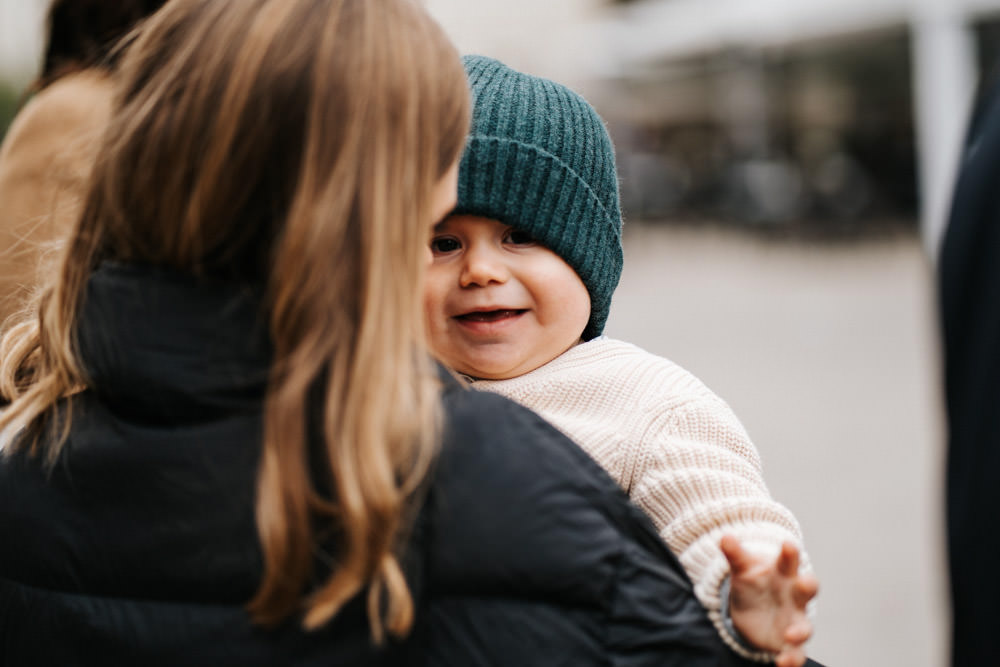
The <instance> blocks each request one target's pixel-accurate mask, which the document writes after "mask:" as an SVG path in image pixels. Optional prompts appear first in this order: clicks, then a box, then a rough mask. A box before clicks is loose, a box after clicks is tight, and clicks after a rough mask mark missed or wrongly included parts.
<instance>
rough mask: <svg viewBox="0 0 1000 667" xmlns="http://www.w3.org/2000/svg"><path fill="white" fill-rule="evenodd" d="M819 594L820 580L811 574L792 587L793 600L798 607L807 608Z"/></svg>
mask: <svg viewBox="0 0 1000 667" xmlns="http://www.w3.org/2000/svg"><path fill="white" fill-rule="evenodd" d="M817 593H819V580H818V579H816V577H814V576H813V575H811V574H803V575H802V576H800V577H799V578H798V581H796V582H795V586H793V587H792V600H794V602H795V605H796V606H798V607H805V606H806V603H807V602H809V600H812V599H813V598H814V597H816V594H817Z"/></svg>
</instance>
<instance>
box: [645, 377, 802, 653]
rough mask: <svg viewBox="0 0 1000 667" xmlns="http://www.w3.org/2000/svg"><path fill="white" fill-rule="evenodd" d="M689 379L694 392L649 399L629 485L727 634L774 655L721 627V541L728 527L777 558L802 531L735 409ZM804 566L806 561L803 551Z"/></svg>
mask: <svg viewBox="0 0 1000 667" xmlns="http://www.w3.org/2000/svg"><path fill="white" fill-rule="evenodd" d="M685 375H686V374H685ZM686 379H687V383H688V385H689V386H687V387H686V388H685V391H684V394H685V395H688V396H689V397H690V398H688V399H687V400H685V401H683V402H681V403H679V404H673V405H666V406H660V407H661V408H662V409H658V408H657V406H650V413H648V414H647V415H646V416H647V418H648V419H647V420H645V432H644V433H643V434H642V435H641V436H640V438H639V441H638V443H637V444H638V446H636V447H634V448H633V449H632V451H631V452H630V453H631V454H632V457H631V458H632V460H631V461H630V462H629V463H626V465H630V467H631V471H632V472H631V476H630V478H629V480H628V486H627V487H626V488H627V489H628V491H629V495H630V496H631V498H632V500H633V501H634V502H635V503H636V504H637V505H638V506H639V507H640V508H642V509H643V510H644V511H645V512H646V513H647V514H648V515H649V516H650V517H651V518H652V519H653V522H654V524H655V525H656V527H657V529H658V530H659V531H660V535H661V537H662V538H663V540H664V541H665V542H666V543H667V545H668V546H669V547H670V548H671V549H672V550H673V551H674V553H676V554H677V556H678V558H679V560H680V561H681V564H682V565H683V566H684V569H685V570H686V571H687V573H688V575H689V576H690V577H691V580H692V581H693V582H694V587H695V594H696V595H697V596H698V599H699V600H700V601H701V603H702V604H703V605H704V606H705V608H706V609H708V611H709V616H710V617H711V619H712V621H713V623H715V625H716V627H717V628H718V629H719V632H720V633H721V634H722V636H723V638H724V639H726V640H727V642H728V643H730V645H731V647H732V648H733V649H734V650H736V651H737V652H739V653H741V654H742V655H744V656H746V657H749V658H752V659H755V660H760V661H769V660H771V659H772V658H773V656H772V655H770V654H767V653H763V652H760V653H754V652H750V651H747V650H746V649H744V648H743V647H741V646H739V645H738V644H737V643H736V642H735V641H734V640H733V638H732V637H730V635H729V633H728V631H726V630H725V628H724V625H723V622H722V616H721V604H722V601H721V600H720V596H719V589H720V587H721V586H722V583H723V580H724V579H725V577H726V576H727V575H728V574H729V565H728V562H727V561H726V559H725V556H723V554H722V550H721V549H720V548H719V541H720V539H721V538H722V536H723V535H724V534H727V533H729V534H732V535H734V536H736V537H737V538H738V539H739V540H740V542H741V543H742V545H743V547H744V548H745V549H748V550H751V551H755V552H758V553H764V554H767V555H769V556H772V555H773V556H774V557H777V554H778V551H779V549H780V548H781V544H782V542H784V541H790V542H792V543H794V544H796V545H799V546H800V548H801V545H802V536H801V531H800V529H799V526H798V523H797V521H796V520H795V517H794V516H793V515H792V514H791V512H789V511H788V510H787V509H786V508H785V507H784V506H782V505H780V504H779V503H777V502H775V501H774V500H773V499H772V498H771V495H770V493H769V492H768V490H767V486H766V485H765V483H764V478H763V474H762V471H761V465H760V457H759V455H758V453H757V450H756V449H755V448H754V446H753V443H752V442H751V441H750V438H749V436H748V435H747V433H746V431H745V430H744V428H743V426H742V425H741V424H740V422H739V420H738V419H737V418H736V416H735V415H734V414H733V412H732V410H730V409H729V407H728V406H727V405H726V404H725V403H724V402H723V401H722V400H721V399H719V398H718V397H716V396H715V395H714V394H712V393H711V392H710V391H709V390H708V389H707V388H705V387H704V386H703V385H701V383H700V382H698V381H697V380H696V379H694V378H693V376H687V378H686ZM803 567H804V568H806V569H808V567H809V565H808V560H807V559H806V557H805V554H804V553H803Z"/></svg>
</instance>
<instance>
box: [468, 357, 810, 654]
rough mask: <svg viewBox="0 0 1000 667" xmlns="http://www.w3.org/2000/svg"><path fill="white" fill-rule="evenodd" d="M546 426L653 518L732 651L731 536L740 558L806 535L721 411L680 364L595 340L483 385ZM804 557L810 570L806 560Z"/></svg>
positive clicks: (480, 383) (740, 431)
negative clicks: (725, 549) (723, 607)
mask: <svg viewBox="0 0 1000 667" xmlns="http://www.w3.org/2000/svg"><path fill="white" fill-rule="evenodd" d="M474 386H475V388H476V389H482V390H487V391H492V392H496V393H498V394H503V395H504V396H507V397H508V398H510V399H513V400H514V401H516V402H518V403H520V404H522V405H524V406H526V407H528V408H531V409H532V410H534V411H535V412H537V413H538V414H540V415H542V416H543V417H545V418H546V419H547V420H548V421H550V422H551V423H552V424H553V425H555V426H556V427H557V428H558V429H559V430H561V431H562V432H563V433H565V434H566V435H568V436H569V437H570V438H572V439H573V440H575V441H576V442H577V443H579V444H580V445H581V446H582V447H583V449H585V450H586V451H587V452H588V453H589V454H590V455H591V456H592V457H593V458H594V459H595V460H596V461H597V462H598V463H600V464H601V465H602V466H603V467H604V469H605V470H607V471H608V473H610V474H611V476H612V477H613V478H614V479H615V481H616V482H617V483H618V484H619V485H620V486H621V487H622V488H623V489H625V491H626V492H627V493H628V495H629V496H630V497H631V499H632V501H633V502H634V503H636V504H637V505H638V506H639V507H640V508H641V509H642V510H643V511H645V512H646V514H648V515H649V516H650V517H651V518H652V520H653V523H654V524H655V525H656V528H657V529H658V530H659V532H660V536H661V537H662V538H663V540H664V542H666V543H667V546H669V547H670V549H671V550H672V551H673V552H674V553H675V554H677V556H678V558H679V560H680V562H681V564H682V565H683V566H684V569H685V570H686V571H687V573H688V575H689V576H690V577H691V580H692V581H693V582H694V590H695V594H696V595H697V596H698V599H699V600H700V601H701V602H702V604H703V605H704V606H705V608H706V609H708V612H709V616H710V617H711V619H712V621H713V622H714V623H715V625H716V627H717V628H718V629H719V632H720V634H721V635H722V637H723V638H724V639H725V640H726V642H727V643H728V644H729V645H730V646H731V647H732V648H733V649H734V650H736V651H737V652H739V653H740V654H742V655H744V656H746V657H749V658H752V659H756V660H761V661H765V660H770V659H772V658H773V655H770V654H766V653H762V652H759V653H758V652H752V651H747V650H746V649H744V648H742V647H741V646H739V645H738V644H737V643H736V642H735V640H734V639H733V638H732V637H731V636H730V635H729V633H728V632H727V631H726V630H725V629H724V627H723V622H722V617H721V613H720V604H721V603H720V599H719V588H720V586H721V585H722V582H723V580H724V579H725V577H726V575H727V574H728V573H729V565H728V562H727V561H726V559H725V557H724V556H723V554H722V550H721V549H720V548H719V540H720V538H721V537H722V536H723V535H724V534H726V533H730V534H733V535H735V536H736V537H737V538H739V540H740V542H741V543H742V545H743V547H744V548H745V549H749V550H753V551H756V552H761V553H765V554H768V555H773V556H775V557H777V554H778V551H779V549H780V547H781V543H782V542H783V541H790V542H792V543H794V544H796V545H799V546H800V548H801V544H802V535H801V531H800V529H799V525H798V523H797V522H796V520H795V517H794V516H792V514H791V512H789V511H788V510H787V509H786V508H785V507H783V506H782V505H780V504H778V503H777V502H775V501H774V500H773V499H772V498H771V496H770V494H769V493H768V490H767V486H766V485H765V484H764V478H763V475H762V472H761V464H760V458H759V456H758V454H757V450H756V449H755V448H754V445H753V443H752V442H751V441H750V438H749V436H748V435H747V433H746V431H745V430H744V428H743V426H742V425H741V424H740V422H739V420H738V419H737V418H736V415H735V414H733V411H732V410H731V409H730V408H729V406H728V405H726V403H725V402H724V401H723V400H722V399H720V398H719V397H718V396H716V395H715V394H713V393H712V392H711V391H710V390H709V389H708V388H707V387H706V386H705V385H704V384H703V383H702V382H701V381H700V380H698V379H697V378H696V377H694V376H693V375H691V374H690V373H688V372H687V371H685V370H684V369H683V368H681V367H680V366H677V365H676V364H674V363H672V362H670V361H668V360H666V359H663V358H661V357H657V356H655V355H652V354H650V353H649V352H646V351H645V350H642V349H640V348H638V347H636V346H635V345H631V344H629V343H625V342H622V341H617V340H612V339H610V338H606V337H600V338H597V339H594V340H591V341H589V342H586V343H582V344H580V345H577V346H575V347H573V348H571V349H570V350H568V351H567V352H565V353H564V354H562V355H561V356H559V357H557V358H556V359H554V360H552V361H551V362H549V363H547V364H545V365H544V366H542V367H540V368H537V369H535V370H534V371H531V372H530V373H526V374H524V375H522V376H520V377H516V378H512V379H510V380H495V381H494V380H477V381H476V382H475V383H474ZM802 556H803V560H802V562H803V566H804V568H806V569H808V568H809V565H808V560H807V559H806V557H805V554H804V553H803V554H802Z"/></svg>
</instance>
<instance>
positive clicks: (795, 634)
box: [785, 620, 812, 647]
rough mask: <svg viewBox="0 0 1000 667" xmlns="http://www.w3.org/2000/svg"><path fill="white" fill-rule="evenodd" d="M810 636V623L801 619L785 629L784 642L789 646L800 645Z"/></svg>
mask: <svg viewBox="0 0 1000 667" xmlns="http://www.w3.org/2000/svg"><path fill="white" fill-rule="evenodd" d="M810 637H812V623H810V622H809V621H808V620H802V621H799V622H798V623H793V624H792V625H790V626H788V629H786V630H785V642H786V643H787V644H788V645H789V646H793V647H794V646H802V645H803V644H805V643H806V642H807V641H809V638H810Z"/></svg>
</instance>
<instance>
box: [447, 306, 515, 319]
mask: <svg viewBox="0 0 1000 667" xmlns="http://www.w3.org/2000/svg"><path fill="white" fill-rule="evenodd" d="M523 312H525V311H524V310H523V309H512V308H504V309H500V310H480V311H476V312H473V313H465V314H464V315H456V316H455V319H456V320H462V321H463V322H499V321H500V320H506V319H508V318H510V317H516V316H517V315H520V314H521V313H523Z"/></svg>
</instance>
